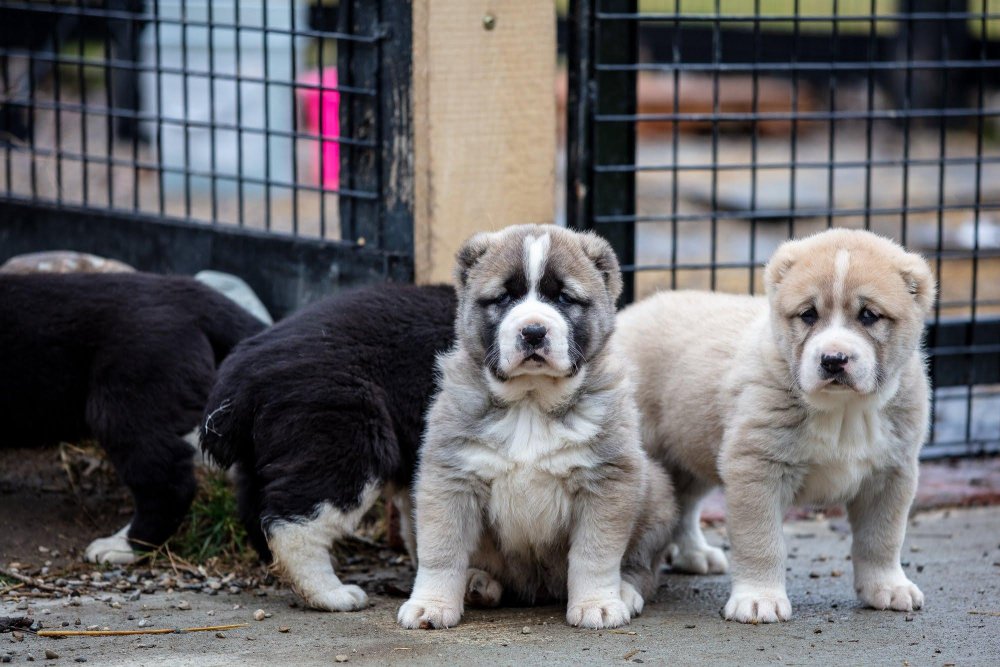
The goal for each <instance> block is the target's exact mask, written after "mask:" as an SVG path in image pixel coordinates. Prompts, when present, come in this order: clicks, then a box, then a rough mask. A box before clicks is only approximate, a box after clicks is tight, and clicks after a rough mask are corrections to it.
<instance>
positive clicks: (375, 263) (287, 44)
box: [0, 0, 413, 316]
mask: <svg viewBox="0 0 1000 667" xmlns="http://www.w3.org/2000/svg"><path fill="white" fill-rule="evenodd" d="M338 4H339V11H338V7H337V6H336V5H331V3H322V2H316V3H315V4H312V5H310V4H307V3H304V2H294V1H292V0H286V1H278V0H257V1H253V2H240V1H238V0H222V1H221V2H220V1H218V0H216V1H209V0H146V1H144V0H75V1H72V2H70V1H56V2H24V1H21V2H16V1H10V0H0V68H2V69H0V81H2V84H3V92H4V94H3V98H2V100H0V171H2V172H3V173H2V175H0V261H2V260H4V259H6V258H7V257H9V256H11V255H14V254H19V253H22V252H30V251H36V250H48V249H55V248H72V249H74V250H80V251H85V252H93V253H96V254H99V255H104V256H109V257H113V258H116V259H121V260H123V261H125V262H128V263H130V264H132V265H134V266H135V267H137V268H139V269H143V270H150V271H157V272H176V273H193V272H195V271H198V270H201V269H208V268H211V269H217V270H222V271H229V272H232V273H235V274H238V275H240V276H241V277H243V278H244V279H245V280H247V282H248V283H250V285H251V287H253V288H254V289H255V290H256V291H257V293H258V294H259V295H260V297H261V299H262V300H263V301H264V303H265V305H267V306H268V307H269V308H270V309H271V310H272V312H273V313H274V314H275V315H276V316H281V315H283V314H285V313H286V312H288V311H290V310H292V309H294V308H295V307H296V306H297V305H299V304H301V303H302V302H304V301H307V300H310V299H312V298H314V297H315V296H317V295H319V294H322V293H325V292H329V291H331V290H333V289H335V288H336V287H337V286H339V285H345V284H352V283H359V282H367V281H376V280H385V279H393V280H411V279H412V273H413V262H412V255H413V230H412V156H411V150H410V131H409V127H410V118H409V114H410V110H409V95H410V40H411V31H410V9H409V7H408V6H406V5H404V3H396V2H391V0H357V1H353V0H352V1H348V0H341V2H340V3H338Z"/></svg>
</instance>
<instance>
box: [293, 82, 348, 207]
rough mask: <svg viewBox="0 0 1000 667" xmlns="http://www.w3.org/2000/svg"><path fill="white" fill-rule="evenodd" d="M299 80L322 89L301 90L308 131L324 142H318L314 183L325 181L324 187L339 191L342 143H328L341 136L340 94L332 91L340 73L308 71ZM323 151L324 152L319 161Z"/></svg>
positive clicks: (313, 161) (314, 165)
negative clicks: (322, 138) (321, 171)
mask: <svg viewBox="0 0 1000 667" xmlns="http://www.w3.org/2000/svg"><path fill="white" fill-rule="evenodd" d="M320 72H322V83H320ZM299 81H300V82H301V83H304V84H306V85H308V86H322V90H321V89H320V88H318V87H317V88H312V87H310V88H301V87H300V88H299V96H300V98H301V100H302V107H303V109H304V111H305V122H306V131H307V132H308V133H309V134H314V135H316V136H320V129H321V127H322V136H323V137H324V141H319V142H316V143H317V144H318V146H317V148H316V149H315V150H314V151H313V157H312V173H313V180H315V181H316V182H317V183H319V182H322V184H323V187H325V188H333V189H336V188H337V187H339V185H340V144H339V143H338V142H336V141H328V140H327V139H334V138H337V137H339V136H340V93H339V92H338V91H336V90H329V89H330V88H336V87H337V70H336V69H324V70H321V71H317V70H313V71H310V72H306V73H305V74H303V75H302V77H300V79H299ZM320 150H322V151H323V154H322V159H320V152H319V151H320ZM321 165H322V169H323V175H322V178H320V173H319V172H320V166H321Z"/></svg>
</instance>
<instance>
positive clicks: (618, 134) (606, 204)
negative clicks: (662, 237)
mask: <svg viewBox="0 0 1000 667" xmlns="http://www.w3.org/2000/svg"><path fill="white" fill-rule="evenodd" d="M602 11H603V12H608V13H612V12H613V13H628V14H634V13H635V12H637V11H638V1H637V0H604V1H603V2H600V0H597V1H595V0H574V1H573V2H571V3H570V22H571V24H572V25H571V27H570V36H569V40H568V48H569V54H568V55H569V76H570V79H569V95H568V97H567V116H568V118H567V132H568V134H567V146H566V148H567V170H568V174H567V175H568V180H567V184H568V187H567V193H566V222H567V225H568V226H570V227H573V228H576V229H593V230H595V231H597V232H598V233H600V234H601V235H602V236H603V237H605V238H606V239H607V240H608V241H609V242H610V243H611V245H612V247H613V248H614V249H615V252H616V253H617V254H618V260H619V261H620V262H621V264H622V266H623V267H624V268H625V271H624V272H623V276H622V277H623V279H624V289H623V291H622V298H621V303H623V304H624V303H629V302H630V301H632V300H633V299H634V297H635V274H634V272H633V270H632V268H633V267H634V265H635V224H634V221H633V218H634V216H635V173H634V172H633V171H631V170H629V171H622V172H604V173H601V172H597V171H595V169H594V166H595V163H596V162H600V163H602V164H614V165H632V164H635V122H634V120H631V119H629V120H624V121H622V120H604V118H603V117H607V116H634V115H635V113H636V111H637V109H638V104H637V99H636V72H635V71H634V69H628V70H624V71H611V70H607V69H604V68H603V66H606V65H628V64H632V63H635V62H637V61H638V56H639V39H638V28H637V22H636V21H632V20H624V21H620V20H614V19H604V20H602V19H601V18H600V14H601V12H602ZM595 156H600V159H599V160H595V159H594V157H595ZM602 219H603V220H602Z"/></svg>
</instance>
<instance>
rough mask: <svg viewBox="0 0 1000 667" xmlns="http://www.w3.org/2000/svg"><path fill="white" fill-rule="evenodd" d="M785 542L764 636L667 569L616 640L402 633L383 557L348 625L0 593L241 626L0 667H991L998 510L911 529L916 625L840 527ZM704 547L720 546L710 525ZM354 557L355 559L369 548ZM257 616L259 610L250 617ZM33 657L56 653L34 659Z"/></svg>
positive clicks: (139, 584)
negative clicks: (858, 592)
mask: <svg viewBox="0 0 1000 667" xmlns="http://www.w3.org/2000/svg"><path fill="white" fill-rule="evenodd" d="M786 536H787V540H788V548H789V552H790V555H791V558H790V559H789V594H790V597H791V600H792V604H793V607H794V613H795V616H794V619H793V620H792V621H791V622H788V623H783V624H780V625H776V626H745V625H738V624H734V623H727V622H724V621H722V620H721V619H720V618H719V615H718V612H719V609H720V607H721V606H722V605H723V603H724V602H725V597H726V593H727V585H728V583H727V578H726V577H722V576H714V577H690V576H680V575H669V574H668V575H667V576H666V577H665V581H664V583H663V586H662V587H661V588H660V591H659V593H658V594H657V596H656V599H655V600H653V601H652V602H651V603H650V604H648V606H647V608H646V612H645V613H644V614H643V615H642V616H641V617H640V618H638V619H636V620H635V621H633V623H632V624H631V625H630V626H628V627H627V628H625V629H622V630H616V631H603V632H597V631H584V630H576V629H573V628H570V627H568V626H567V625H566V624H565V621H564V619H563V610H562V609H561V608H559V607H539V608H507V609H499V610H489V611H470V612H469V613H468V614H467V616H466V617H465V619H464V620H463V622H462V624H461V625H460V626H459V627H457V628H453V629H450V630H444V631H404V630H401V629H399V628H398V627H397V626H396V624H395V621H394V617H395V611H396V609H397V608H398V606H399V604H400V602H401V600H402V598H401V596H402V595H403V592H402V589H403V588H406V587H408V586H409V582H410V579H411V577H412V574H411V573H410V572H409V571H408V569H407V568H406V566H405V564H404V563H403V562H402V560H401V559H397V558H394V557H390V558H389V562H388V564H387V565H386V566H372V564H371V562H369V561H368V560H367V559H366V557H365V556H364V555H362V556H358V557H355V558H354V559H353V560H352V562H351V563H350V564H348V569H349V570H350V571H349V572H347V574H346V576H345V577H344V578H345V579H346V580H347V581H350V582H353V583H358V584H360V585H362V586H364V587H366V588H367V590H369V592H375V593H376V594H375V595H373V597H372V606H371V608H370V609H368V610H366V611H362V612H357V613H351V614H329V613H320V612H315V611H310V610H305V609H302V608H301V607H300V606H299V605H298V603H297V601H296V598H295V596H294V594H293V593H291V592H290V591H288V590H287V589H284V588H281V587H277V586H274V585H272V584H269V583H267V582H266V581H261V582H258V585H257V586H256V588H246V589H244V588H242V587H241V588H240V589H239V591H238V592H236V590H235V589H233V590H230V588H229V586H228V585H227V584H224V583H223V582H222V581H221V580H220V579H214V578H213V577H212V576H211V574H209V576H203V575H202V574H201V573H199V572H197V571H195V572H183V571H178V572H173V571H172V570H171V569H169V568H167V569H164V570H163V571H160V572H153V571H150V570H148V569H147V570H143V569H142V568H137V569H136V570H133V571H132V572H131V573H130V574H125V575H124V576H125V579H124V581H126V582H128V581H129V580H128V577H130V576H135V577H138V578H137V579H136V582H135V584H130V586H131V589H130V591H119V590H117V585H118V584H113V585H112V586H110V589H108V588H105V589H100V590H95V589H92V588H89V587H87V586H85V585H82V584H81V585H78V586H77V591H76V592H77V593H78V594H74V595H72V596H70V597H60V598H55V597H45V596H42V595H39V594H46V592H45V591H41V590H39V591H38V593H37V594H35V596H33V597H27V598H20V597H18V596H17V595H12V594H8V595H7V596H5V597H4V598H3V601H2V602H0V616H8V617H22V616H27V617H29V618H31V619H32V620H33V621H34V623H35V627H36V628H37V627H38V626H39V625H41V626H44V627H46V628H61V627H63V626H65V627H66V628H67V629H73V628H84V629H86V628H95V627H96V628H105V627H108V628H111V629H139V628H140V626H142V627H146V628H177V627H194V626H209V625H227V624H246V627H241V628H236V629H231V630H225V631H222V632H219V633H217V632H215V631H210V632H198V633H184V634H167V635H149V636H120V637H79V638H70V639H60V640H55V639H45V638H40V637H36V636H34V635H33V634H32V633H31V632H30V631H25V632H19V633H18V635H17V636H15V635H14V634H13V633H5V634H0V660H4V661H6V660H7V659H8V658H9V660H10V661H11V662H13V663H24V662H25V661H28V660H31V659H32V658H33V659H34V660H36V661H45V662H46V663H51V664H68V663H71V662H74V661H83V660H84V659H85V660H86V661H87V662H90V663H94V664H101V665H126V664H127V665H135V664H140V665H166V664H169V665H196V664H197V665H228V664H233V663H235V662H240V663H245V664H276V663H277V664H299V665H305V664H324V665H329V664H333V663H335V662H336V661H347V662H349V663H355V664H455V663H463V664H490V665H495V664H500V665H507V664H524V663H541V662H544V663H547V664H592V663H604V664H606V663H609V662H632V663H639V662H646V663H650V664H664V663H666V662H668V661H669V662H670V663H671V664H682V665H683V664H703V663H706V662H712V663H714V664H740V665H748V664H765V663H766V664H774V663H779V664H789V665H791V664H820V663H822V664H868V663H879V664H895V665H948V664H954V665H996V664H1000V602H998V600H1000V510H998V509H997V508H975V509H962V510H945V511H936V512H929V513H922V514H919V515H917V516H916V517H915V518H914V520H913V521H912V524H911V526H910V529H909V534H908V538H907V545H906V548H905V551H904V562H905V566H906V568H907V571H908V573H909V575H910V576H911V577H912V578H913V579H914V581H916V582H917V583H918V584H919V585H920V586H921V587H922V588H923V590H924V592H925V593H926V595H927V607H926V609H924V610H923V611H920V612H915V613H913V614H905V613H899V612H875V611H871V610H866V609H862V608H860V607H859V605H858V603H857V602H856V600H855V598H854V595H853V591H852V589H851V583H850V573H851V569H850V563H849V562H848V560H847V558H846V556H847V552H848V550H849V544H850V538H849V535H848V532H847V529H846V524H845V523H844V522H843V520H842V519H839V518H838V519H825V518H819V519H812V520H799V521H793V522H790V523H788V524H787V527H786ZM710 539H711V540H712V541H714V542H715V543H722V542H723V541H724V540H723V535H722V533H721V532H719V530H718V529H713V530H712V531H711V534H710ZM358 547H359V551H362V552H363V551H365V549H366V548H367V547H366V546H365V545H363V544H360V545H358ZM369 555H370V556H371V557H372V558H376V559H378V558H384V557H389V556H390V555H389V554H386V553H374V554H369ZM5 565H9V564H5ZM122 574H124V573H118V572H117V571H115V570H108V571H107V573H105V572H102V573H101V574H100V576H99V577H98V581H103V580H105V578H106V577H107V578H108V579H110V580H112V581H114V580H117V581H121V578H120V577H121V575H122ZM144 579H145V580H148V581H152V582H153V583H152V585H149V586H147V585H146V584H144V583H143V580H144ZM81 581H82V580H81ZM65 583H66V584H67V586H68V585H70V584H71V583H72V582H70V581H67V582H65ZM171 584H173V585H171ZM194 584H198V585H197V586H195V585H194ZM216 584H218V585H216ZM185 586H188V588H185ZM26 588H27V587H26ZM145 588H149V589H150V590H151V591H152V592H144V591H145ZM19 590H21V591H24V590H25V589H19ZM137 590H138V591H142V592H139V593H138V594H137V593H136V591H137ZM379 591H380V592H379ZM11 593H13V592H11ZM257 610H261V611H262V612H263V613H262V614H260V613H257V614H255V612H257ZM256 618H261V619H262V620H256ZM46 651H49V652H50V654H49V655H58V657H57V658H49V659H46V657H45V656H46ZM29 656H30V657H29Z"/></svg>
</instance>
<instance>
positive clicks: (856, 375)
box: [799, 324, 878, 394]
mask: <svg viewBox="0 0 1000 667" xmlns="http://www.w3.org/2000/svg"><path fill="white" fill-rule="evenodd" d="M876 364H877V362H876V357H875V349H874V347H873V346H872V344H871V342H870V341H868V340H866V339H865V338H864V337H863V336H861V335H860V334H858V333H857V332H855V331H852V330H850V329H848V328H847V327H844V326H842V325H836V324H835V325H832V326H830V327H828V328H827V329H826V330H824V331H821V332H820V333H818V334H817V335H815V336H813V338H812V339H811V340H810V341H809V342H808V343H806V346H805V349H804V350H803V351H802V359H801V361H800V362H799V384H800V385H801V387H802V390H803V391H804V392H806V394H815V393H817V392H821V391H822V392H838V391H840V392H843V391H845V390H853V391H855V392H857V393H859V394H871V393H874V392H875V390H876V389H877V388H878V387H877V386H876V375H877V374H876V372H875V369H876Z"/></svg>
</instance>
